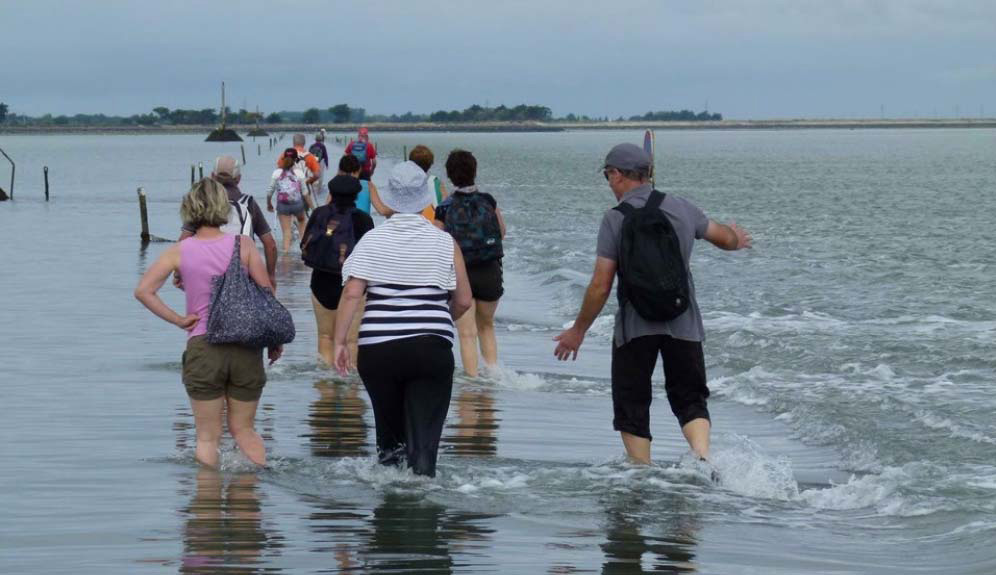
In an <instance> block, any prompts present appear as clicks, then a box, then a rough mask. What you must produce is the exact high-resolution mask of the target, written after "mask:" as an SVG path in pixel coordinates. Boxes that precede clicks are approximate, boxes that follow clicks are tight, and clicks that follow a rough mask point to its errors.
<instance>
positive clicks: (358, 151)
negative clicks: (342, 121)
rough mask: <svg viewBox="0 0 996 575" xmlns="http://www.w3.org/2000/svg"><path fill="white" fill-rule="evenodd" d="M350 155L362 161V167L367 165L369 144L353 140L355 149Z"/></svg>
mask: <svg viewBox="0 0 996 575" xmlns="http://www.w3.org/2000/svg"><path fill="white" fill-rule="evenodd" d="M350 154H352V155H354V156H356V159H357V160H359V161H360V165H361V166H362V165H363V164H366V163H367V143H366V142H364V141H363V140H353V149H352V151H350Z"/></svg>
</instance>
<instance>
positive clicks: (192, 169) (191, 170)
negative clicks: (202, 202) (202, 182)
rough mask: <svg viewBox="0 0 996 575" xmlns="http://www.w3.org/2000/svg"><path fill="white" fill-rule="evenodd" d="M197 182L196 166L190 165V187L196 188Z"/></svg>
mask: <svg viewBox="0 0 996 575" xmlns="http://www.w3.org/2000/svg"><path fill="white" fill-rule="evenodd" d="M195 181H196V179H195V178H194V165H193V164H190V186H191V187H193V186H194V182H195Z"/></svg>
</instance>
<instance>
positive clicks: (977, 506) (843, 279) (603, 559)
mask: <svg viewBox="0 0 996 575" xmlns="http://www.w3.org/2000/svg"><path fill="white" fill-rule="evenodd" d="M640 137H641V134H639V133H635V132H618V133H603V132H581V133H558V134H495V135H478V134H390V135H388V134H385V135H380V136H377V135H375V140H376V141H377V143H378V144H379V147H380V150H381V153H382V154H383V156H384V160H383V161H382V164H381V168H380V171H379V172H378V174H377V175H376V176H375V181H378V180H382V179H383V178H384V177H385V175H386V172H387V169H388V168H389V166H390V164H391V163H392V162H393V161H396V160H397V158H399V157H400V156H401V152H402V150H403V147H405V146H407V147H408V148H409V149H410V148H411V147H412V146H413V145H414V144H416V143H425V144H427V145H429V146H430V147H432V148H433V149H434V150H435V151H436V154H437V164H438V165H437V166H436V167H435V168H434V169H433V171H434V172H436V173H437V174H440V175H442V169H441V164H442V163H443V161H444V159H445V153H446V152H447V151H448V150H449V149H452V148H454V147H464V148H467V149H470V150H472V151H474V153H475V154H476V155H477V158H478V161H479V163H480V174H479V178H478V180H479V184H480V186H481V188H482V189H484V190H485V191H488V192H490V193H492V194H493V195H494V196H495V197H496V198H497V199H498V202H499V204H500V205H501V207H502V209H503V211H504V212H505V215H506V219H507V221H508V225H509V233H508V238H507V249H506V252H507V257H506V259H505V271H506V297H505V298H504V299H503V300H502V303H501V305H500V307H499V310H498V338H499V346H500V355H501V359H502V367H501V369H500V370H498V371H496V372H495V373H493V374H491V375H490V376H488V377H486V378H482V379H480V380H476V381H470V380H466V379H463V378H461V377H458V378H457V383H456V387H455V389H454V394H453V403H452V405H451V408H450V412H449V417H448V420H447V426H446V429H445V431H444V440H443V451H442V453H441V456H440V467H439V477H438V478H436V479H435V480H431V481H429V480H424V479H417V478H413V477H411V476H409V475H407V474H405V473H401V472H398V471H395V470H388V469H383V468H380V467H379V466H377V465H376V464H375V463H374V461H373V459H372V453H373V436H374V431H373V417H372V413H371V411H370V404H369V400H368V398H367V396H366V393H365V392H364V391H363V389H362V385H360V384H359V382H358V381H357V380H356V379H355V378H346V379H342V378H339V377H337V376H335V375H334V374H333V373H331V372H329V371H327V370H324V369H322V368H320V367H319V366H318V365H317V363H316V360H315V352H314V348H315V334H314V319H313V316H312V314H311V302H310V293H309V288H308V279H309V272H308V270H307V268H305V267H303V266H302V265H301V264H300V262H299V261H298V260H297V257H296V255H292V256H290V257H287V258H285V259H284V260H282V261H281V262H280V263H279V265H278V282H279V288H280V289H279V296H280V298H281V299H282V300H283V301H284V302H285V304H286V305H287V306H288V308H289V309H290V310H291V311H292V312H293V314H294V317H295V321H296V322H297V324H298V333H299V337H298V340H297V341H295V342H294V343H293V344H292V345H290V346H288V349H287V353H286V355H285V357H284V358H283V359H281V361H280V362H279V363H278V364H277V365H275V366H273V367H272V368H270V370H269V384H268V385H267V387H266V390H265V392H264V395H263V399H262V402H261V407H260V411H259V414H258V427H259V429H260V430H261V431H262V433H263V434H264V437H265V438H266V439H267V442H268V448H269V450H270V458H271V462H272V465H271V467H270V469H267V470H265V471H259V472H257V471H254V470H253V469H251V467H250V466H249V465H247V463H246V462H245V461H244V460H242V459H241V457H240V456H239V455H238V454H237V453H236V452H235V451H234V449H233V448H232V446H231V445H228V446H226V451H225V454H224V458H223V459H224V465H223V469H222V471H221V472H213V471H207V470H200V469H198V468H197V467H196V466H195V465H194V464H193V454H192V446H193V442H194V430H193V420H192V417H191V413H190V408H189V405H188V404H187V401H186V397H185V394H184V392H183V388H182V386H181V384H180V381H179V367H180V365H179V358H180V352H181V349H182V347H183V342H184V336H183V334H182V333H181V332H180V331H179V330H177V329H176V328H173V327H172V326H170V325H168V324H165V323H164V322H162V321H161V320H159V319H157V318H155V317H154V316H152V315H151V314H150V313H148V312H147V311H145V310H144V309H143V308H142V307H141V306H140V305H139V304H138V303H137V302H136V301H135V300H134V299H133V298H132V295H131V292H132V290H133V289H134V286H135V283H136V282H137V280H138V278H139V276H140V275H141V273H142V272H143V271H144V269H145V268H146V267H147V266H148V265H149V264H150V263H151V262H152V261H153V260H154V258H156V257H157V256H158V255H159V253H160V252H161V251H162V250H163V249H164V248H165V246H166V245H168V244H165V243H153V244H151V245H149V246H148V248H147V249H145V250H142V249H140V243H139V231H140V228H139V220H138V205H137V200H136V194H135V190H136V188H137V187H138V186H142V187H144V189H145V190H146V191H147V192H148V194H149V199H150V204H149V210H150V219H151V228H152V230H151V231H152V233H153V234H155V235H158V236H163V237H167V238H173V237H175V236H176V235H177V233H178V231H179V225H180V222H179V217H178V214H177V211H178V206H179V200H180V198H181V196H182V194H183V193H184V192H185V190H186V187H187V186H188V185H189V182H190V165H191V164H192V163H194V164H196V163H197V162H203V163H204V164H205V166H206V168H205V169H206V170H209V167H210V162H211V160H212V159H213V157H214V156H215V155H216V154H218V153H219V152H221V151H227V152H229V153H233V154H234V155H236V156H239V155H240V153H241V151H240V150H239V148H238V145H237V144H236V145H232V144H206V143H203V142H200V141H199V140H200V138H198V137H193V136H4V137H0V147H2V148H3V149H4V150H5V151H6V152H7V153H8V154H10V155H11V156H12V157H13V158H14V159H15V160H16V161H17V162H18V165H17V174H18V179H17V183H16V190H15V193H16V195H15V197H16V201H14V202H7V203H4V204H0V262H2V264H3V266H2V271H0V342H2V343H0V366H2V368H0V384H2V390H3V400H2V406H3V417H2V419H0V433H2V436H0V439H2V443H3V448H2V450H0V510H2V511H0V517H2V521H0V572H3V573H12V574H13V573H99V574H114V573H122V574H131V573H169V572H179V573H220V572H233V573H256V572H259V573H262V572H267V573H276V572H288V573H334V572H355V573H389V572H413V571H417V572H425V573H451V572H452V573H465V572H490V573H655V572H656V573H717V574H725V573H765V574H767V573H786V574H788V573H835V574H852V573H896V574H906V573H979V574H988V573H993V572H996V550H994V548H993V545H992V543H993V541H994V540H996V415H994V413H996V392H994V390H993V383H994V379H996V378H994V368H996V360H994V355H993V347H994V342H996V304H994V303H993V300H994V297H993V296H994V294H996V289H994V288H996V286H994V281H996V280H994V278H996V276H994V271H996V268H994V261H996V259H994V256H996V233H994V231H993V226H992V225H991V222H990V220H991V215H992V214H993V213H996V209H994V208H996V199H994V191H996V170H994V168H993V157H994V156H996V133H994V132H993V131H991V130H953V131H945V130H931V131H917V130H895V131H890V130H882V131H876V130H867V131H783V132H762V131H756V132H755V131H751V132H661V133H658V135H657V142H658V154H657V162H658V170H659V173H660V175H659V181H658V186H659V187H660V188H662V189H663V190H664V191H666V192H668V193H674V194H679V195H683V196H685V197H688V198H689V199H691V200H692V201H694V202H695V203H697V204H698V205H699V206H701V207H702V208H703V209H704V210H705V211H706V213H707V214H708V215H710V216H711V217H712V218H714V219H719V220H724V221H725V220H728V219H736V221H737V222H738V223H740V224H741V225H743V226H744V227H746V228H747V229H749V230H750V231H752V232H753V234H754V237H755V246H756V247H755V249H754V250H752V251H750V252H737V253H728V252H721V251H719V250H716V249H714V248H712V247H711V246H708V245H706V244H704V243H700V245H699V246H697V248H696V251H695V254H694V256H693V262H692V267H693V271H694V274H695V279H696V282H697V292H698V294H699V298H700V305H701V307H702V309H703V311H704V318H705V325H706V331H707V341H706V362H707V369H708V372H709V378H710V386H711V388H712V390H713V399H712V402H711V408H712V411H713V418H714V424H715V434H714V451H715V453H714V458H715V463H716V466H717V467H718V469H719V470H720V472H721V474H722V481H721V483H720V484H719V485H714V484H712V483H711V482H710V481H709V479H708V473H707V471H706V470H703V469H701V468H699V467H698V466H697V465H696V463H695V462H693V461H692V460H691V458H689V457H687V455H686V453H685V451H686V447H685V444H684V441H683V440H682V439H681V437H680V432H679V430H678V429H677V425H676V423H675V422H674V420H673V418H672V416H671V414H670V412H669V410H668V408H667V402H666V399H665V398H664V395H663V381H661V380H659V381H657V382H656V391H657V393H656V397H657V401H656V402H655V405H654V411H653V418H654V419H653V434H654V437H655V441H654V458H655V460H656V464H655V465H654V466H653V467H650V468H640V467H633V466H630V465H628V464H626V463H625V462H624V461H623V458H622V457H621V453H622V449H621V445H620V444H619V440H618V436H617V435H616V434H615V433H614V432H613V431H612V429H611V399H610V394H609V379H608V375H609V366H608V363H609V362H608V359H609V334H610V332H611V328H612V320H611V315H610V314H611V312H612V311H613V310H614V303H612V302H611V301H610V304H609V306H608V308H607V309H606V311H605V312H604V313H603V317H601V318H600V319H599V320H598V321H596V323H595V325H594V327H593V330H592V331H591V332H590V333H589V336H588V338H587V340H586V342H585V345H584V347H583V348H582V354H581V357H580V358H579V359H578V361H577V362H570V363H557V362H555V361H554V359H553V356H552V352H553V345H552V342H551V338H552V337H553V336H554V335H555V334H556V333H558V332H559V331H560V330H561V329H562V328H563V327H564V325H565V324H569V322H570V321H571V320H572V318H573V316H574V314H575V313H576V311H577V307H578V305H579V303H580V299H581V297H582V293H583V290H584V287H585V285H586V281H587V278H588V275H589V273H590V270H591V267H592V264H593V259H594V258H593V251H594V241H595V234H596V231H597V226H598V222H599V220H600V218H601V214H602V213H603V211H604V210H605V209H607V208H609V207H611V205H612V204H613V199H612V196H611V192H609V190H608V189H607V187H606V186H605V182H604V180H602V177H601V174H600V173H599V172H598V167H599V165H600V164H599V161H600V160H601V158H602V157H604V154H605V152H606V151H607V149H608V148H609V147H610V146H611V145H612V144H614V143H617V142H619V141H625V140H628V141H633V142H638V141H639V139H640ZM286 143H287V141H286V140H285V141H284V142H282V143H281V145H282V144H286ZM257 144H259V142H247V143H246V144H245V148H246V154H247V160H248V162H247V166H246V167H245V170H244V179H243V189H244V191H247V192H249V193H252V194H254V195H255V196H256V198H257V200H262V199H263V197H264V190H265V185H266V183H267V182H266V180H267V178H268V176H269V173H270V171H271V169H272V166H273V161H274V158H275V157H276V155H277V152H278V150H273V151H271V150H269V149H268V146H267V145H266V142H263V143H262V145H261V146H260V147H261V148H262V149H261V150H260V151H261V152H262V155H257ZM43 165H47V166H49V168H50V182H51V189H52V201H50V202H49V203H47V204H46V203H45V202H44V201H43V186H42V166H43ZM8 177H9V176H8V175H7V172H5V171H3V169H0V186H3V187H4V188H6V187H7V185H8V181H9V180H8ZM271 221H272V220H271ZM162 293H163V296H164V299H166V301H167V302H168V303H170V304H171V305H174V306H175V307H179V306H181V305H182V297H181V294H180V292H178V291H176V290H174V289H173V288H171V287H166V288H164V289H163V292H162ZM659 379H662V378H661V377H660V376H659Z"/></svg>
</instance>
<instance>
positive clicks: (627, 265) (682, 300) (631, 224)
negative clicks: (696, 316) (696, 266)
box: [614, 190, 690, 321]
mask: <svg viewBox="0 0 996 575" xmlns="http://www.w3.org/2000/svg"><path fill="white" fill-rule="evenodd" d="M663 201H664V194H662V193H661V192H658V191H657V190H654V191H652V192H651V193H650V197H649V198H648V199H647V204H646V205H645V206H643V207H642V208H635V207H633V206H632V205H630V204H627V203H625V202H623V203H621V204H619V205H618V206H616V207H615V208H614V209H616V210H619V211H620V212H622V214H623V215H624V216H625V218H624V219H623V224H622V239H621V241H620V250H619V288H618V289H617V290H616V294H617V296H618V297H619V307H620V308H621V307H622V306H623V305H625V304H627V303H628V304H630V305H632V306H633V309H634V310H636V313H638V314H640V317H642V318H643V319H646V320H650V321H667V320H672V319H674V318H676V317H678V316H679V315H681V314H683V313H684V312H685V310H687V309H688V303H689V299H690V298H689V293H688V291H689V290H688V270H686V269H685V260H684V258H683V257H682V256H681V244H680V243H679V242H678V234H677V233H675V231H674V226H672V225H671V221H670V220H668V219H667V216H666V215H664V212H662V211H661V209H660V206H661V202H663Z"/></svg>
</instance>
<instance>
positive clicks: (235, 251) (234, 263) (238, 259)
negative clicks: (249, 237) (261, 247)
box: [227, 236, 242, 273]
mask: <svg viewBox="0 0 996 575" xmlns="http://www.w3.org/2000/svg"><path fill="white" fill-rule="evenodd" d="M232 244H233V247H232V260H231V261H230V262H228V272H227V273H238V272H239V270H240V268H241V267H242V236H235V241H234V242H232Z"/></svg>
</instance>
